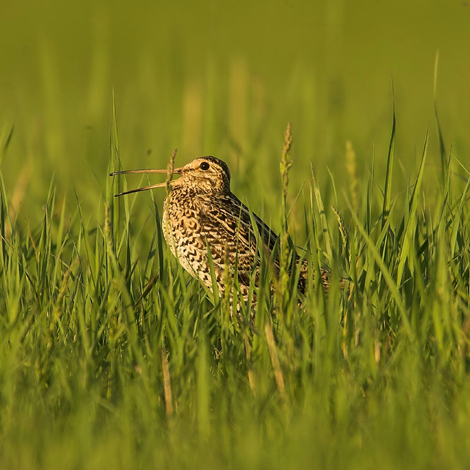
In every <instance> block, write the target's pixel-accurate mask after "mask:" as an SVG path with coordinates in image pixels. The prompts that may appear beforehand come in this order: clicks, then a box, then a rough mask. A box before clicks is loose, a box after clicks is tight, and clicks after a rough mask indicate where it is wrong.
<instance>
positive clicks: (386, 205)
mask: <svg viewBox="0 0 470 470" xmlns="http://www.w3.org/2000/svg"><path fill="white" fill-rule="evenodd" d="M392 103H393V108H392V133H391V135H390V142H389V144H388V154H387V173H386V175H385V189H384V202H383V207H382V228H383V227H384V226H385V224H386V223H387V219H388V216H389V215H390V201H391V197H392V173H393V157H394V154H395V128H396V118H395V92H394V90H393V81H392Z"/></svg>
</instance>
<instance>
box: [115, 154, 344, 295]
mask: <svg viewBox="0 0 470 470" xmlns="http://www.w3.org/2000/svg"><path fill="white" fill-rule="evenodd" d="M126 173H167V170H130V171H121V172H116V173H112V174H111V175H112V176H114V175H118V174H126ZM172 173H173V174H177V175H181V177H180V178H179V179H177V180H173V181H170V182H169V183H160V184H156V185H152V186H147V187H145V188H139V189H135V190H131V191H126V192H124V193H121V194H117V196H121V195H123V194H129V193H132V192H136V191H144V190H147V189H152V188H156V187H165V186H166V185H167V184H168V186H169V189H170V190H169V194H168V196H167V198H166V199H165V203H164V209H163V220H162V227H163V232H164V236H165V240H166V242H167V243H168V245H169V247H170V250H171V252H172V253H173V254H174V255H175V256H176V257H177V258H178V260H179V261H180V263H181V265H182V266H183V268H184V269H186V271H188V272H189V273H190V274H191V276H193V277H195V278H199V279H200V280H201V281H202V282H203V283H204V284H205V285H206V286H207V287H208V288H209V289H211V290H212V277H211V270H210V261H209V258H208V249H209V250H210V255H211V258H212V264H213V267H214V272H215V277H216V281H217V285H218V288H219V292H221V293H223V292H224V291H225V283H224V279H226V274H225V273H226V272H227V271H228V272H229V273H230V275H231V276H232V277H233V275H234V273H235V266H236V272H237V276H238V283H239V286H240V291H241V295H242V296H243V298H244V300H245V301H246V299H247V297H248V292H249V288H250V279H251V277H252V274H253V273H254V275H255V279H257V277H258V274H259V269H260V250H264V251H265V253H267V254H268V255H270V254H271V253H272V252H273V250H274V249H275V247H276V244H277V243H278V242H279V238H278V236H277V234H276V233H274V232H273V231H272V230H271V228H270V227H269V226H268V225H266V224H265V223H264V222H263V221H262V220H261V219H260V218H259V217H258V216H257V215H256V214H254V213H252V212H250V210H249V209H248V208H247V207H246V206H245V205H244V204H243V203H242V202H241V201H240V200H239V199H238V198H237V197H236V196H235V195H234V194H233V193H232V192H231V190H230V170H229V168H228V166H227V164H226V163H225V162H223V161H222V160H219V159H218V158H215V157H211V156H208V157H201V158H197V159H196V160H194V161H192V162H191V163H189V164H187V165H186V166H184V167H182V168H178V169H174V170H173V171H172ZM252 221H254V222H255V224H256V231H257V232H258V234H259V238H258V239H257V236H256V233H255V228H254V226H253V223H252ZM257 240H258V241H257ZM260 245H261V246H260ZM277 251H278V250H277ZM295 263H296V267H298V263H302V264H301V266H300V276H299V283H298V287H299V291H300V292H301V293H302V294H303V293H305V291H306V290H307V272H308V269H307V262H306V260H301V259H300V258H299V257H298V256H297V255H296V254H295ZM273 268H274V271H275V272H274V275H278V274H279V269H280V260H279V255H278V254H277V255H276V256H275V257H274V259H273ZM321 276H322V282H323V286H324V288H325V290H326V291H327V290H328V287H329V285H330V275H329V271H328V270H327V269H322V270H321ZM343 284H344V282H341V284H340V285H341V286H342V285H343Z"/></svg>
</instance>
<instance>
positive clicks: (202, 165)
mask: <svg viewBox="0 0 470 470" xmlns="http://www.w3.org/2000/svg"><path fill="white" fill-rule="evenodd" d="M199 168H200V169H201V170H208V169H209V163H207V162H202V163H201V164H200V165H199Z"/></svg>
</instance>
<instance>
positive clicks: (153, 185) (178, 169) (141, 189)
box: [109, 168, 183, 197]
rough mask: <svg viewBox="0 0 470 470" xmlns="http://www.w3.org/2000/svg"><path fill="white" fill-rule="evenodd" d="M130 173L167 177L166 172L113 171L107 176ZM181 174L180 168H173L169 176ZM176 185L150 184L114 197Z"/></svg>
mask: <svg viewBox="0 0 470 470" xmlns="http://www.w3.org/2000/svg"><path fill="white" fill-rule="evenodd" d="M131 173H144V174H149V173H159V174H164V175H167V176H169V174H168V170H124V171H115V172H113V173H110V174H109V176H117V175H129V174H131ZM182 173H183V169H182V168H175V169H174V170H173V171H172V172H171V173H170V174H171V175H181V174H182ZM175 184H176V181H166V182H165V183H157V184H152V185H150V186H144V187H143V188H137V189H131V190H129V191H124V192H122V193H119V194H115V195H114V197H119V196H124V195H125V194H131V193H138V192H139V191H148V190H149V189H153V188H166V187H167V186H170V187H171V186H174V185H175Z"/></svg>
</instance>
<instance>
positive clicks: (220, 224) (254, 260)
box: [200, 195, 278, 285]
mask: <svg viewBox="0 0 470 470" xmlns="http://www.w3.org/2000/svg"><path fill="white" fill-rule="evenodd" d="M202 206H203V210H202V211H201V213H200V214H201V215H200V225H201V236H202V237H203V238H204V239H205V242H206V243H207V244H208V246H209V247H210V250H211V255H212V259H213V262H214V264H216V265H217V266H219V267H221V268H222V267H223V268H225V267H226V264H227V263H229V266H228V268H229V269H230V271H233V270H234V267H235V264H236V265H237V268H238V273H239V280H240V282H242V283H243V284H245V285H247V284H249V276H250V274H251V273H252V272H253V270H256V269H257V267H258V265H259V257H260V256H261V254H260V246H259V243H258V242H257V236H256V233H255V230H254V228H253V224H252V220H253V221H254V222H255V223H256V226H257V231H258V233H259V239H260V240H262V242H263V245H264V246H263V248H264V249H265V250H266V252H267V253H266V254H267V255H268V256H269V255H270V253H271V252H272V250H273V249H274V248H275V246H276V243H277V240H278V237H277V235H276V233H275V232H273V231H272V230H271V228H270V227H269V226H268V225H266V224H265V223H264V222H263V221H262V220H261V219H260V218H259V217H258V216H257V215H256V214H254V213H252V212H250V210H249V209H248V208H247V207H246V206H245V205H244V204H242V203H241V202H240V200H239V199H238V198H236V197H235V196H233V195H231V196H226V197H220V198H218V199H217V200H215V201H214V200H213V199H212V200H210V201H203V204H202ZM274 264H275V265H278V259H277V257H276V260H275V263H274Z"/></svg>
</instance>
